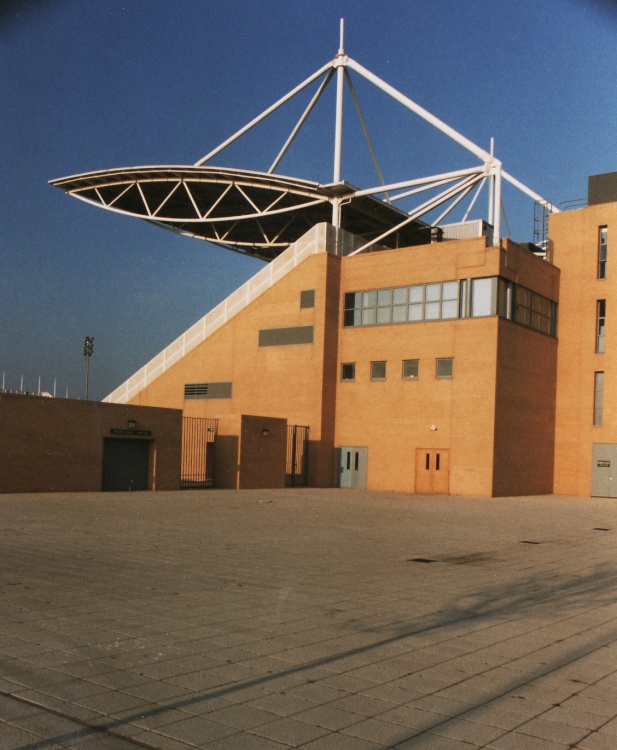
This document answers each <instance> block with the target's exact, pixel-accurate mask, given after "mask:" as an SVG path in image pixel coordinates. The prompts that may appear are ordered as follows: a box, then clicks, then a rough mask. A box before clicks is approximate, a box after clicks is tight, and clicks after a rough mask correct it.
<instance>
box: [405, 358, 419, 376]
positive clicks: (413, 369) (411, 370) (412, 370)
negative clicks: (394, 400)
mask: <svg viewBox="0 0 617 750" xmlns="http://www.w3.org/2000/svg"><path fill="white" fill-rule="evenodd" d="M419 376H420V360H419V359H404V360H403V380H417V379H418V377H419Z"/></svg>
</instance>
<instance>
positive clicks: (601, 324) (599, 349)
mask: <svg viewBox="0 0 617 750" xmlns="http://www.w3.org/2000/svg"><path fill="white" fill-rule="evenodd" d="M605 331H606V300H605V299H599V300H598V302H597V306H596V354H604V333H605Z"/></svg>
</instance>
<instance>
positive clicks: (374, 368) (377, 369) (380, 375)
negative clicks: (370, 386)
mask: <svg viewBox="0 0 617 750" xmlns="http://www.w3.org/2000/svg"><path fill="white" fill-rule="evenodd" d="M385 379H386V363H385V362H371V380H385Z"/></svg>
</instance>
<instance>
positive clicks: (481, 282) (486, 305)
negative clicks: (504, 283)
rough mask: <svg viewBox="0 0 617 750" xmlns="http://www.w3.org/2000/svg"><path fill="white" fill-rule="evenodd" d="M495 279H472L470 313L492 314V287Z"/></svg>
mask: <svg viewBox="0 0 617 750" xmlns="http://www.w3.org/2000/svg"><path fill="white" fill-rule="evenodd" d="M494 281H495V279H493V278H491V279H473V281H472V284H471V315H472V317H474V318H477V317H480V316H482V315H494V314H495V311H494V310H493V287H494Z"/></svg>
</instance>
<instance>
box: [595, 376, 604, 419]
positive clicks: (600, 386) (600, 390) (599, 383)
mask: <svg viewBox="0 0 617 750" xmlns="http://www.w3.org/2000/svg"><path fill="white" fill-rule="evenodd" d="M603 408H604V373H603V372H596V373H595V382H594V390H593V424H594V427H601V426H602V412H603Z"/></svg>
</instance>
